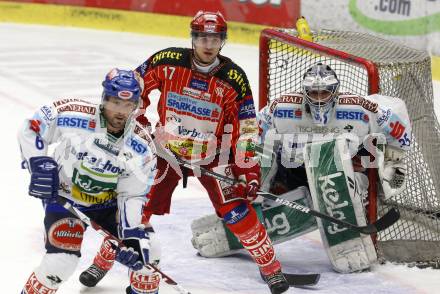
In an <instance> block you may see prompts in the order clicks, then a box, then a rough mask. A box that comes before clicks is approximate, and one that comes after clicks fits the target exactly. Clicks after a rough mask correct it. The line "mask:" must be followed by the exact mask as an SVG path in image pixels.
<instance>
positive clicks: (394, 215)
mask: <svg viewBox="0 0 440 294" xmlns="http://www.w3.org/2000/svg"><path fill="white" fill-rule="evenodd" d="M175 158H176V160H177V162H178V163H179V164H180V165H182V166H184V167H186V168H189V169H191V170H194V169H199V170H200V172H201V173H203V174H206V175H208V176H211V177H213V178H215V179H217V180H219V181H223V182H226V183H229V184H231V185H234V184H236V183H238V181H237V180H235V179H232V178H229V177H227V176H224V175H221V174H219V173H216V172H214V171H211V170H209V169H207V168H204V167H202V166H194V165H192V164H191V163H189V162H187V161H185V160H183V159H181V158H180V157H177V156H176V157H175ZM257 194H258V195H260V196H262V197H263V198H266V199H270V200H272V201H275V202H277V203H280V204H282V205H285V206H287V207H290V208H292V209H295V210H298V211H300V212H303V213H306V214H310V215H313V216H315V217H319V218H322V219H325V220H328V221H330V222H332V223H335V224H338V225H341V226H343V227H345V228H350V229H352V230H355V231H357V232H360V233H362V234H365V235H369V234H376V233H377V232H379V231H382V230H385V229H386V228H388V227H389V226H391V225H393V224H394V223H395V222H396V221H397V220H398V219H399V218H400V213H399V211H398V210H397V209H395V208H394V207H393V208H391V209H390V210H389V211H388V212H387V213H386V214H385V215H383V216H382V217H381V218H379V219H378V220H377V221H375V222H374V223H372V224H368V225H366V226H357V225H354V224H351V223H348V222H345V221H343V220H340V219H337V218H335V217H332V216H330V215H327V214H324V213H321V212H319V211H316V210H313V209H310V208H308V207H306V206H303V205H301V204H298V203H296V202H293V201H288V200H286V199H283V198H280V197H278V196H276V195H275V194H272V193H269V192H265V191H258V192H257Z"/></svg>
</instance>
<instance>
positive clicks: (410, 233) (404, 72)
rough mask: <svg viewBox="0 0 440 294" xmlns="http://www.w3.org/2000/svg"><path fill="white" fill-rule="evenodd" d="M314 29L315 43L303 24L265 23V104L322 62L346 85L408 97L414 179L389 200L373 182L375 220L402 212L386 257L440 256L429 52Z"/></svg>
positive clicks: (438, 169) (437, 130)
mask: <svg viewBox="0 0 440 294" xmlns="http://www.w3.org/2000/svg"><path fill="white" fill-rule="evenodd" d="M313 37H314V39H313V40H314V41H313V43H312V42H307V41H305V40H302V39H300V38H298V37H297V32H296V31H295V30H286V29H265V30H263V31H262V33H261V37H260V77H259V83H260V85H259V87H260V89H259V90H260V91H259V106H260V108H262V107H263V106H264V105H266V104H267V103H268V102H269V101H270V100H272V99H275V98H277V97H279V96H280V94H282V93H284V92H292V91H298V92H300V91H301V80H302V76H303V74H304V72H305V71H306V70H307V69H308V68H309V67H310V66H312V65H313V64H315V63H317V62H323V63H325V64H328V65H330V66H331V67H332V68H333V69H334V70H335V71H336V73H337V75H338V77H339V79H340V81H341V86H340V91H341V92H351V93H354V94H359V95H361V96H365V95H368V94H374V93H380V94H384V95H388V96H393V97H400V98H402V99H403V100H405V102H406V105H407V107H408V112H409V115H410V118H411V121H412V127H413V136H412V148H411V151H410V152H409V153H408V154H407V156H406V158H405V160H406V163H407V166H408V178H407V179H408V180H407V187H406V190H405V191H404V192H403V193H401V194H399V195H397V196H395V197H392V199H389V200H387V201H386V202H384V201H382V200H381V198H380V197H377V196H376V190H377V189H376V185H375V182H376V181H373V182H374V183H372V184H371V183H370V187H371V188H372V189H371V190H370V193H369V194H370V197H369V198H370V199H369V200H370V208H369V210H368V218H369V219H370V221H372V220H375V219H376V217H377V216H380V215H381V214H383V212H385V211H387V210H388V209H389V208H390V207H391V206H394V207H397V208H398V209H399V210H400V212H401V219H400V220H399V221H398V222H397V223H396V224H394V225H393V226H392V227H390V228H388V229H387V230H385V231H383V232H380V233H379V234H378V235H377V236H376V238H377V251H378V255H379V257H380V258H382V259H386V260H390V261H397V262H417V263H420V262H422V263H423V262H438V260H439V259H440V126H439V123H438V120H437V118H436V115H435V113H434V108H433V90H432V78H431V61H430V57H429V55H428V54H427V53H425V52H422V51H418V50H414V49H411V48H408V47H405V46H402V45H400V44H397V43H394V42H391V41H388V40H384V39H381V38H378V37H375V36H372V35H369V34H365V33H357V32H348V31H333V30H321V31H318V32H314V33H313ZM370 174H372V175H374V174H375V172H373V173H372V172H370ZM370 182H371V181H370Z"/></svg>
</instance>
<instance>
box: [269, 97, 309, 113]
mask: <svg viewBox="0 0 440 294" xmlns="http://www.w3.org/2000/svg"><path fill="white" fill-rule="evenodd" d="M279 103H288V104H298V105H301V104H303V103H304V95H303V94H301V93H286V94H282V95H281V96H280V97H278V98H276V99H274V100H273V101H272V102H271V103H270V106H269V112H270V113H273V111H274V110H275V108H276V107H277V105H278V104H279Z"/></svg>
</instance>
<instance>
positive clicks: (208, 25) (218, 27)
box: [191, 10, 228, 40]
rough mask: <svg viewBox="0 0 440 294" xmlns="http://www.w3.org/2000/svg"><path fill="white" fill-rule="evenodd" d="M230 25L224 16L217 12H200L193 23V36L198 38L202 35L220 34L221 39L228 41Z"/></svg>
mask: <svg viewBox="0 0 440 294" xmlns="http://www.w3.org/2000/svg"><path fill="white" fill-rule="evenodd" d="M227 30H228V25H227V24H226V20H225V18H224V17H223V15H222V14H221V13H220V12H219V11H217V12H215V13H214V12H208V11H203V10H200V11H199V12H197V14H196V15H195V16H194V18H193V20H192V21H191V36H192V37H197V36H198V35H199V34H200V33H205V34H220V37H221V38H222V39H223V40H224V39H226V32H227Z"/></svg>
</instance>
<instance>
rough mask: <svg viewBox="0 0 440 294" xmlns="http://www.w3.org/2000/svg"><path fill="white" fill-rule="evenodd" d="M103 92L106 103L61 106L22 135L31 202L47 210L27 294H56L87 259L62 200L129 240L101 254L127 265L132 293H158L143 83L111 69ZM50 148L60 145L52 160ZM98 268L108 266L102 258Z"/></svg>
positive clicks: (152, 158)
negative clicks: (148, 217) (148, 206)
mask: <svg viewBox="0 0 440 294" xmlns="http://www.w3.org/2000/svg"><path fill="white" fill-rule="evenodd" d="M102 85H103V88H104V90H103V93H102V102H101V104H94V103H91V102H88V101H84V100H80V99H62V100H58V101H55V102H53V103H52V104H49V105H44V106H42V107H41V108H40V109H39V110H38V111H37V112H36V113H35V115H34V116H33V117H32V118H31V119H27V120H26V121H25V123H24V125H23V127H22V129H21V130H20V132H19V134H18V140H19V144H20V148H21V152H22V156H23V159H24V162H25V165H26V166H27V168H28V169H29V171H30V174H31V181H30V185H29V195H31V196H33V197H36V198H39V199H41V200H42V202H43V204H44V209H45V217H44V227H45V249H46V253H45V254H44V256H43V259H42V261H41V263H40V265H38V266H37V267H36V268H35V269H34V271H33V272H32V274H31V275H30V277H29V279H28V280H27V281H26V284H25V286H24V288H23V290H22V292H21V293H23V294H25V293H26V294H31V293H32V294H37V293H39V294H43V293H44V294H49V293H55V292H57V290H58V288H59V287H60V285H61V284H62V283H63V282H65V281H66V280H67V279H68V278H69V277H70V276H71V275H72V273H73V272H74V270H75V267H76V266H77V264H78V260H79V257H80V256H81V253H80V250H81V243H82V240H83V235H84V231H85V229H86V227H85V224H84V223H83V222H82V221H80V219H79V218H78V217H76V216H75V215H73V214H72V213H70V212H69V211H67V210H66V209H64V208H63V207H62V206H61V205H60V204H58V203H57V198H58V197H63V198H65V199H67V201H69V202H70V203H72V204H73V205H74V206H75V207H77V208H78V209H80V210H81V211H82V212H84V213H85V214H87V215H88V216H89V217H90V218H91V219H92V220H94V221H96V222H97V223H98V224H100V225H101V226H102V227H103V228H105V229H106V230H108V231H109V232H111V233H112V234H113V235H114V236H117V237H119V238H120V239H122V240H123V242H124V245H125V246H122V247H117V246H116V244H117V243H116V244H114V243H112V242H110V243H106V244H108V245H109V246H108V247H106V248H103V249H102V250H101V254H102V256H105V257H107V258H108V260H110V262H113V260H114V259H116V260H118V261H119V262H121V263H122V264H124V265H126V266H128V268H129V269H128V273H129V279H130V285H131V286H129V287H128V288H127V293H145V291H147V290H149V291H150V290H154V291H156V292H157V289H158V286H159V279H158V278H157V274H152V273H150V272H149V271H148V270H147V269H144V267H143V264H144V263H145V262H156V261H157V260H158V259H159V257H158V256H157V254H158V250H157V249H156V248H157V244H156V243H157V242H156V241H155V236H154V231H153V228H152V227H151V226H147V225H146V224H145V223H144V222H143V219H142V216H143V213H142V211H143V206H144V204H145V203H146V201H147V198H146V197H145V195H146V194H147V193H148V192H149V190H150V189H151V184H152V182H153V180H154V177H155V175H156V164H157V157H156V153H155V148H154V145H153V144H152V139H151V137H150V134H149V132H148V129H147V128H145V126H143V125H142V124H141V123H139V122H138V121H137V120H136V119H134V117H135V116H136V115H137V113H138V112H139V100H140V94H141V92H142V87H141V85H142V80H141V79H140V77H139V76H138V74H137V73H135V72H134V71H126V70H119V69H112V70H111V71H110V72H109V73H108V74H107V75H106V77H105V80H104V81H103V83H102ZM50 145H53V146H55V147H54V152H53V154H52V155H51V156H50V155H49V154H48V147H49V146H50ZM99 265H100V266H101V267H103V268H106V267H108V266H109V264H108V263H107V261H106V260H104V259H102V260H100V263H99ZM96 274H99V271H98V270H97V271H96Z"/></svg>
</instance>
